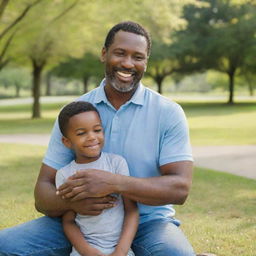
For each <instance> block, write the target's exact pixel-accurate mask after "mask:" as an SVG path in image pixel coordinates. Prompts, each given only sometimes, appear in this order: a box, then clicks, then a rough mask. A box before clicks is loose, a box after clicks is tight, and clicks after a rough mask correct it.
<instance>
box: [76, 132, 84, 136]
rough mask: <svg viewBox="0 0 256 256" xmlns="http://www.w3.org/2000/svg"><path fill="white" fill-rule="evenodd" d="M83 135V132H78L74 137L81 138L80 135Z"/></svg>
mask: <svg viewBox="0 0 256 256" xmlns="http://www.w3.org/2000/svg"><path fill="white" fill-rule="evenodd" d="M84 134H85V132H79V133H77V134H76V135H77V136H82V135H84Z"/></svg>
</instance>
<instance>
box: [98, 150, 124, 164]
mask: <svg viewBox="0 0 256 256" xmlns="http://www.w3.org/2000/svg"><path fill="white" fill-rule="evenodd" d="M102 154H103V157H104V158H105V159H106V160H107V161H111V162H113V163H116V162H126V160H125V158H124V157H122V156H121V155H117V154H114V153H108V152H102Z"/></svg>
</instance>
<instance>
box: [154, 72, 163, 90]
mask: <svg viewBox="0 0 256 256" xmlns="http://www.w3.org/2000/svg"><path fill="white" fill-rule="evenodd" d="M163 80H164V76H157V77H155V81H156V84H157V91H158V93H160V94H162V92H163V90H162V87H163V86H162V85H163Z"/></svg>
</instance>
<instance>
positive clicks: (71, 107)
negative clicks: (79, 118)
mask: <svg viewBox="0 0 256 256" xmlns="http://www.w3.org/2000/svg"><path fill="white" fill-rule="evenodd" d="M89 111H95V112H96V113H97V114H98V115H99V117H100V114H99V112H98V110H97V109H96V107H94V106H93V105H92V104H91V103H90V102H87V101H74V102H71V103H69V104H67V105H66V106H65V107H64V108H63V109H62V110H61V111H60V113H59V116H58V123H59V127H60V131H61V133H62V135H63V136H66V135H67V129H68V123H69V119H70V118H71V117H72V116H75V115H77V114H80V113H83V112H89Z"/></svg>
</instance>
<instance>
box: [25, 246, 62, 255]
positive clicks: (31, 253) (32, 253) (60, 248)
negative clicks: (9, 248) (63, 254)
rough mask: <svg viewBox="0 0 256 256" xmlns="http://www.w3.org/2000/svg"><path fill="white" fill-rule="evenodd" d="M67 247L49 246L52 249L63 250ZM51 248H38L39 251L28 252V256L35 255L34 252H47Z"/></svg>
mask: <svg viewBox="0 0 256 256" xmlns="http://www.w3.org/2000/svg"><path fill="white" fill-rule="evenodd" d="M65 248H66V247H54V248H49V249H50V250H62V249H65ZM49 249H47V250H45V249H44V250H40V251H39V250H38V251H34V252H29V253H28V254H27V256H33V255H34V253H45V252H48V251H49Z"/></svg>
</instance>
